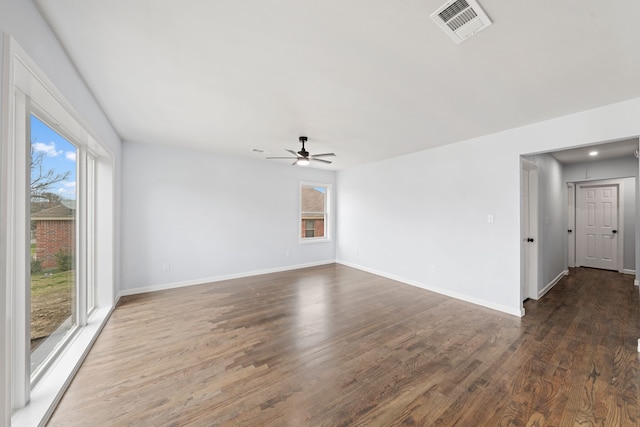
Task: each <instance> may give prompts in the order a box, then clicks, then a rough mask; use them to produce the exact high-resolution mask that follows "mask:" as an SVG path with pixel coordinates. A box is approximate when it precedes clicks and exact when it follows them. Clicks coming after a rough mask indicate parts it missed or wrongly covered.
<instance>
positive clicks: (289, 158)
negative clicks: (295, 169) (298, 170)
mask: <svg viewBox="0 0 640 427" xmlns="http://www.w3.org/2000/svg"><path fill="white" fill-rule="evenodd" d="M267 159H288V160H291V159H296V160H298V158H297V157H267Z"/></svg>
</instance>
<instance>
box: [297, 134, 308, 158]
mask: <svg viewBox="0 0 640 427" xmlns="http://www.w3.org/2000/svg"><path fill="white" fill-rule="evenodd" d="M298 139H299V140H300V143H301V144H302V150H300V151H298V154H300V155H301V156H302V157H309V152H308V151H307V150H306V149H305V148H304V143H305V142H307V139H308V138H307V137H306V136H301V137H299V138H298Z"/></svg>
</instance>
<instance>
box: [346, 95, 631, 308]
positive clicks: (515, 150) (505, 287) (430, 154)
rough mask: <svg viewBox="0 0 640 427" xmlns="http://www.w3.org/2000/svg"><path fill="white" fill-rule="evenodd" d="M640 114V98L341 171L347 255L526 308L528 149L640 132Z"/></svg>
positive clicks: (466, 295)
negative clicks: (523, 255)
mask: <svg viewBox="0 0 640 427" xmlns="http://www.w3.org/2000/svg"><path fill="white" fill-rule="evenodd" d="M638 117H640V98H635V99H632V100H629V101H626V102H622V103H618V104H613V105H609V106H605V107H601V108H597V109H593V110H589V111H585V112H582V113H577V114H572V115H568V116H564V117H560V118H556V119H552V120H548V121H545V122H540V123H536V124H533V125H529V126H524V127H520V128H516V129H511V130H508V131H505V132H500V133H497V134H493V135H487V136H483V137H479V138H474V139H470V140H467V141H463V142H459V143H456V144H451V145H447V146H443V147H438V148H435V149H432V150H426V151H422V152H419V153H415V154H412V155H409V156H402V157H398V158H394V159H390V160H386V161H381V162H377V163H373V164H368V165H363V166H360V167H357V168H353V169H349V170H345V171H340V172H338V176H337V180H338V186H339V189H340V191H339V192H338V201H337V204H338V230H339V234H338V242H337V245H338V246H337V253H338V258H339V260H340V261H341V262H344V263H346V264H350V265H354V266H358V267H360V268H364V269H368V270H371V271H377V272H381V273H383V274H385V275H387V276H391V277H396V278H399V279H401V280H404V281H406V282H410V283H413V284H415V285H418V286H422V287H424V288H429V289H435V290H437V291H439V292H442V293H445V294H449V295H454V296H458V297H460V298H463V299H467V300H470V301H473V302H477V303H481V304H483V305H486V306H489V307H493V308H496V309H499V310H503V311H506V312H509V313H513V314H519V313H520V309H521V300H520V212H519V209H520V208H519V206H520V186H519V182H520V155H521V154H526V153H536V152H537V153H544V152H549V151H553V150H557V149H560V148H566V147H572V146H578V145H583V144H589V143H595V142H604V141H612V140H617V139H622V138H627V137H632V136H637V135H639V134H640V120H638ZM488 214H493V215H494V219H495V222H494V223H493V224H489V223H488V222H487V215H488Z"/></svg>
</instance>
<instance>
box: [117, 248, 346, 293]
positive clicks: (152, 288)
mask: <svg viewBox="0 0 640 427" xmlns="http://www.w3.org/2000/svg"><path fill="white" fill-rule="evenodd" d="M335 262H336V260H334V259H329V260H324V261H317V262H310V263H306V264H297V265H290V266H286V267H276V268H268V269H265V270H254V271H248V272H245V273H234V274H226V275H223V276H213V277H206V278H202V279H194V280H185V281H183V282H173V283H162V284H159V285H151V286H141V287H138V288H131V289H122V290H121V291H120V292H118V295H117V297H116V304H117V301H119V300H120V297H123V296H127V295H136V294H143V293H146V292H156V291H163V290H166V289H175V288H183V287H186V286H195V285H204V284H206V283H214V282H221V281H223V280H231V279H242V278H244V277H252V276H260V275H261V274H271V273H280V272H283V271H291V270H300V269H301V268H308V267H317V266H319V265H327V264H334V263H335Z"/></svg>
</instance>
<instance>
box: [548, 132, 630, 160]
mask: <svg viewBox="0 0 640 427" xmlns="http://www.w3.org/2000/svg"><path fill="white" fill-rule="evenodd" d="M638 142H639V141H638V138H631V139H625V140H623V141H616V142H610V143H605V144H595V145H587V146H584V147H578V148H572V149H568V150H560V151H554V152H552V153H549V154H551V155H552V156H553V157H555V158H556V160H558V161H559V162H560V163H564V164H567V163H582V162H593V161H596V160H608V159H617V158H620V157H634V156H635V152H636V151H637V150H638V148H639V147H638ZM594 151H595V152H596V153H598V154H597V155H595V156H591V155H590V154H589V153H591V152H594Z"/></svg>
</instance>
